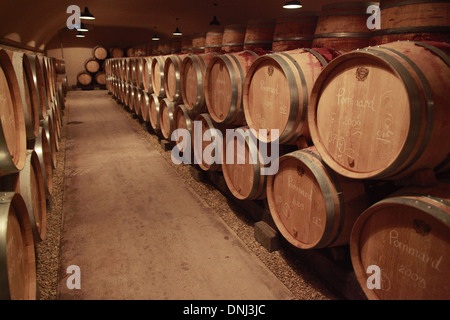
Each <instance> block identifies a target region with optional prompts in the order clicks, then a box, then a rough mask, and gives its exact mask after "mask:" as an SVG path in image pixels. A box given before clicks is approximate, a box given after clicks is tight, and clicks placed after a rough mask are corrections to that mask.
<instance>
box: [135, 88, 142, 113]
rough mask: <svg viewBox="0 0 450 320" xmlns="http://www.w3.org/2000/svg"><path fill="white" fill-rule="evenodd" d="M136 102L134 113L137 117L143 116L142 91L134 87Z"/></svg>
mask: <svg viewBox="0 0 450 320" xmlns="http://www.w3.org/2000/svg"><path fill="white" fill-rule="evenodd" d="M133 92H134V102H133V111H134V113H135V114H136V115H137V116H140V115H141V90H140V89H139V88H138V87H135V86H133Z"/></svg>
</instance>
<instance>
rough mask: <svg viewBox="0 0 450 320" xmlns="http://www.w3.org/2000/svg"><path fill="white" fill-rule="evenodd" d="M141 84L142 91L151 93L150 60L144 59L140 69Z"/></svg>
mask: <svg viewBox="0 0 450 320" xmlns="http://www.w3.org/2000/svg"><path fill="white" fill-rule="evenodd" d="M142 84H143V87H144V90H145V91H147V92H148V93H153V86H152V58H144V62H143V67H142Z"/></svg>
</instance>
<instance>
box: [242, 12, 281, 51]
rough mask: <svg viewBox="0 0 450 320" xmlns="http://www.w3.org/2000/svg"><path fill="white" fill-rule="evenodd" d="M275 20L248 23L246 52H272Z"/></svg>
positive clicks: (245, 43)
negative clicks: (256, 50) (258, 50)
mask: <svg viewBox="0 0 450 320" xmlns="http://www.w3.org/2000/svg"><path fill="white" fill-rule="evenodd" d="M275 25H276V20H275V19H264V20H251V21H249V22H248V23H247V29H246V31H245V38H244V50H255V49H258V48H260V49H263V50H272V42H273V34H274V32H275Z"/></svg>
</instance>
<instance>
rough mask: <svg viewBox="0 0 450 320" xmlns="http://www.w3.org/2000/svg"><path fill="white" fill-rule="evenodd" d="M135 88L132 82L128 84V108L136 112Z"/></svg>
mask: <svg viewBox="0 0 450 320" xmlns="http://www.w3.org/2000/svg"><path fill="white" fill-rule="evenodd" d="M135 93H136V92H135V90H134V86H133V85H132V84H128V96H127V104H126V106H127V107H128V110H129V111H131V112H134V102H135Z"/></svg>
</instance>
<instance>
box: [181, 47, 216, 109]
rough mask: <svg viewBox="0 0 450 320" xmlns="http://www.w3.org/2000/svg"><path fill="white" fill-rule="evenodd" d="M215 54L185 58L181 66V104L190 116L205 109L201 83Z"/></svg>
mask: <svg viewBox="0 0 450 320" xmlns="http://www.w3.org/2000/svg"><path fill="white" fill-rule="evenodd" d="M215 56H217V53H216V52H210V53H205V54H198V55H197V54H195V55H190V56H188V57H185V59H184V60H183V64H182V65H181V96H182V98H183V104H184V105H185V106H186V108H187V109H188V110H189V112H191V113H192V114H199V113H201V112H202V111H204V110H205V109H206V103H205V92H204V89H203V81H204V76H205V72H206V67H207V66H208V63H209V61H210V60H211V59H212V58H213V57H215Z"/></svg>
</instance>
